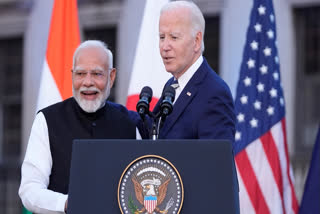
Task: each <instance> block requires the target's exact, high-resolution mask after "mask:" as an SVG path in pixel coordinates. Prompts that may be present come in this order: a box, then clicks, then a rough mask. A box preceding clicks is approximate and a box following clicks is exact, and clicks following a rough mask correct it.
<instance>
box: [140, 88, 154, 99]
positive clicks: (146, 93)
mask: <svg viewBox="0 0 320 214" xmlns="http://www.w3.org/2000/svg"><path fill="white" fill-rule="evenodd" d="M152 94H153V93H152V89H151V88H150V87H149V86H145V87H143V88H142V90H141V93H140V96H139V98H140V99H141V98H142V97H147V98H148V102H149V103H150V101H151V98H152Z"/></svg>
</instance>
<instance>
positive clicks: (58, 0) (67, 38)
mask: <svg viewBox="0 0 320 214" xmlns="http://www.w3.org/2000/svg"><path fill="white" fill-rule="evenodd" d="M79 44H80V32H79V23H78V9H77V1H76V0H68V1H65V0H55V1H54V5H53V11H52V17H51V23H50V30H49V38H48V46H47V54H46V57H47V62H48V65H49V68H50V70H51V73H52V76H53V78H54V80H55V83H56V85H57V88H58V89H59V92H60V94H61V97H62V99H66V98H68V97H71V96H72V80H71V76H72V74H71V69H72V57H73V53H74V51H75V49H76V48H77V46H78V45H79Z"/></svg>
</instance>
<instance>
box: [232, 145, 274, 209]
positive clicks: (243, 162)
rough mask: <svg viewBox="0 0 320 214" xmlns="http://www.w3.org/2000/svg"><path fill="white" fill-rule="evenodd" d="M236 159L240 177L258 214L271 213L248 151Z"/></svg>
mask: <svg viewBox="0 0 320 214" xmlns="http://www.w3.org/2000/svg"><path fill="white" fill-rule="evenodd" d="M235 159H236V162H237V166H238V170H239V173H240V176H241V178H242V180H243V183H244V185H245V187H246V189H247V192H248V195H249V197H250V201H251V203H252V205H253V207H254V209H255V211H256V213H259V214H265V213H266V214H268V213H270V211H269V208H268V206H267V203H266V201H265V199H264V196H263V194H262V191H261V188H260V186H259V183H258V180H257V177H256V175H255V173H254V170H253V168H252V165H251V163H250V160H249V157H248V154H247V152H246V150H245V149H244V150H242V151H241V152H239V153H238V154H237V155H236V157H235Z"/></svg>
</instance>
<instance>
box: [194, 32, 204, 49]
mask: <svg viewBox="0 0 320 214" xmlns="http://www.w3.org/2000/svg"><path fill="white" fill-rule="evenodd" d="M194 42H195V47H194V51H195V52H198V51H201V45H202V32H201V31H199V32H197V34H196V37H195V40H194Z"/></svg>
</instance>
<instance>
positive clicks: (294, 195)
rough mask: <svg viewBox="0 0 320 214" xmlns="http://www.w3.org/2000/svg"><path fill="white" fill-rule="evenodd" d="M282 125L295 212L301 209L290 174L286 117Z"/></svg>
mask: <svg viewBox="0 0 320 214" xmlns="http://www.w3.org/2000/svg"><path fill="white" fill-rule="evenodd" d="M281 125H282V131H283V136H284V149H285V153H286V161H287V176H288V179H289V182H290V188H291V196H292V209H293V211H294V212H295V213H298V210H299V205H298V201H297V198H296V194H295V191H294V187H293V183H292V180H291V176H290V162H289V152H288V144H287V134H286V133H287V131H286V119H285V118H283V119H282V120H281Z"/></svg>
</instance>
